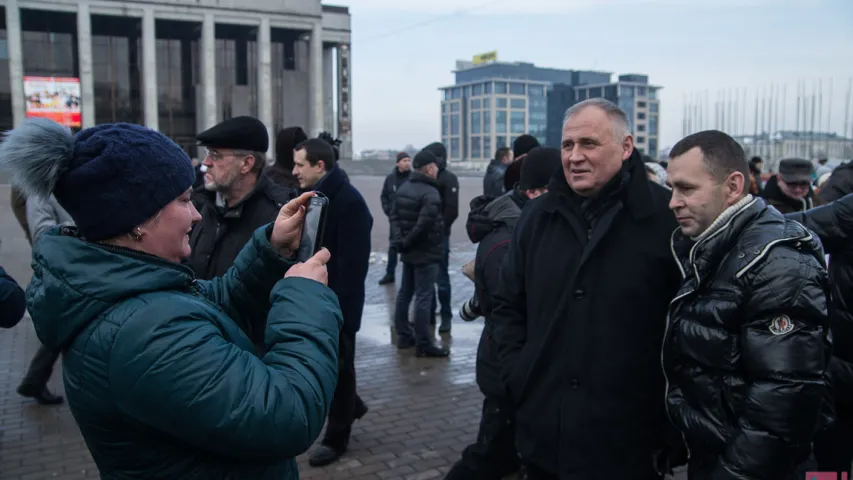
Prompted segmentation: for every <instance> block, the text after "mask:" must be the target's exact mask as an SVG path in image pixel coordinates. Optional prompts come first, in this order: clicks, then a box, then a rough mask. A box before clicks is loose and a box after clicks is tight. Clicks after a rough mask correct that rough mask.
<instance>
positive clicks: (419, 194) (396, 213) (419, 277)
mask: <svg viewBox="0 0 853 480" xmlns="http://www.w3.org/2000/svg"><path fill="white" fill-rule="evenodd" d="M412 166H413V167H414V169H415V171H414V172H412V176H411V177H410V178H409V181H408V182H406V183H404V184H403V185H402V186H401V187H400V189H399V190H397V195H396V196H395V197H394V208H393V209H392V210H391V225H392V227H393V228H394V232H393V234H392V235H393V238H394V240H393V242H394V248H395V249H396V250H397V251H398V252H400V254H401V261H402V262H403V281H402V282H401V283H400V290H399V291H398V292H397V303H396V305H395V311H394V325H395V329H396V330H397V348H399V349H401V350H404V349H408V348H411V347H417V348H416V350H415V354H416V355H417V356H419V357H446V356H448V355H449V354H450V352H448V351H447V350H445V349H442V348H439V347H437V346H435V344H434V343H433V338H432V332H430V328H429V319H430V317H431V315H430V314H431V313H432V310H431V309H430V304H431V302H432V299H433V295H434V292H435V290H434V287H435V279H436V277H437V276H438V271H439V269H440V264H441V256H442V255H443V248H442V244H441V239H442V238H443V237H444V233H445V230H444V221H443V219H442V215H441V196H440V194H439V188H440V187H439V185H438V182H436V180H435V178H436V177H437V176H438V159H437V158H436V157H435V155H433V154H432V153H430V152H429V151H427V150H422V151H421V152H419V153H418V154H417V155H415V159H414V161H413V162H412ZM413 298H414V300H415V312H414V313H415V319H414V320H415V321H414V323H415V328H414V331H413V330H412V327H411V325H410V324H409V304H410V303H411V302H412V299H413Z"/></svg>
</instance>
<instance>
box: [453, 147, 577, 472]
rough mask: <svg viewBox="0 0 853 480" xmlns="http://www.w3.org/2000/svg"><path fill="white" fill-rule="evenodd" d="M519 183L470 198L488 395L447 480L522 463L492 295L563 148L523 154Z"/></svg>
mask: <svg viewBox="0 0 853 480" xmlns="http://www.w3.org/2000/svg"><path fill="white" fill-rule="evenodd" d="M518 161H520V162H522V164H521V179H520V181H519V182H518V186H517V187H516V188H515V189H513V190H512V191H510V192H508V193H507V194H505V195H502V196H499V197H497V198H495V197H490V196H487V195H483V196H481V197H477V198H475V199H474V200H472V201H471V206H472V208H471V213H469V214H468V221H467V222H466V226H465V230H466V231H467V232H468V237H469V238H470V239H471V241H472V242H474V243H478V244H479V245H478V246H477V257H476V260H475V263H474V265H475V266H474V285H475V288H474V290H475V293H474V294H475V295H476V297H477V304H478V305H479V307H480V313H481V314H482V315H483V316H485V321H486V324H485V328H483V332H482V333H481V335H480V344H479V346H478V348H477V385H478V386H479V387H480V391H481V392H482V393H483V395H484V396H485V399H484V400H483V413H482V416H481V417H480V430H479V432H478V433H477V441H476V443H474V444H472V445H469V446H468V447H467V448H466V449H465V451H463V452H462V459H461V460H460V461H458V462H456V464H455V465H453V468H451V469H450V472H448V474H447V476H446V477H445V480H493V479H501V478H504V477H506V476H507V475H510V474H512V473H514V472H516V471H517V470H518V469H519V467H520V466H521V464H520V461H519V459H518V453H517V451H516V448H515V408H514V405H513V403H512V400H511V399H509V398H507V395H506V391H505V389H504V386H503V382H502V381H501V377H500V363H499V362H498V357H497V352H496V350H497V347H496V345H495V341H494V333H493V332H492V322H491V320H490V317H491V312H492V294H493V292H495V291H496V290H497V289H498V284H499V282H500V268H501V265H502V264H503V260H504V257H505V256H506V253H507V251H508V250H509V243H510V240H511V238H512V232H513V229H514V228H515V224H516V222H517V221H518V217H519V215H521V210H522V208H524V205H525V204H526V203H527V202H528V200H532V199H534V198H537V197H539V196H541V195H543V194H545V193H546V192H547V191H548V182H549V181H550V180H551V177H552V176H553V175H554V172H556V171H558V170H559V169H560V151H559V150H557V149H553V148H540V147H536V148H533V149H532V150H530V152H529V153H528V154H527V155H526V156H523V157H521V158H520V159H519V160H518Z"/></svg>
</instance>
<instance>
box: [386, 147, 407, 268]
mask: <svg viewBox="0 0 853 480" xmlns="http://www.w3.org/2000/svg"><path fill="white" fill-rule="evenodd" d="M411 169H412V159H411V158H409V154H408V153H406V152H400V153H398V154H397V165H396V166H395V167H394V171H393V172H391V173H389V174H388V176H387V177H385V183H384V184H383V185H382V194H381V195H380V196H379V200H380V201H381V202H382V211H383V212H385V216H387V217H388V221H389V222H390V221H391V210H392V209H393V208H394V195H395V194H396V193H397V189H399V188H400V186H401V185H403V183H405V182H406V181H407V180H409V175H411V173H412V172H411ZM393 231H394V229H393V228H390V224H389V228H388V266H387V268H386V269H385V276H384V277H382V279H380V280H379V285H387V284H389V283H394V277H395V273H396V271H397V255H398V254H399V253H398V252H397V251H396V250H394V244H393V242H391V240H392V238H391V233H392V232H393Z"/></svg>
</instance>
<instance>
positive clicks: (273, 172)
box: [266, 127, 308, 189]
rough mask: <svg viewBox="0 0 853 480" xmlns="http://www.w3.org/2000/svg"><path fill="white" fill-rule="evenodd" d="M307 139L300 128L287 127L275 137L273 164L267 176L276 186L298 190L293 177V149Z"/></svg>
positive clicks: (297, 184)
mask: <svg viewBox="0 0 853 480" xmlns="http://www.w3.org/2000/svg"><path fill="white" fill-rule="evenodd" d="M307 139H308V135H306V134H305V131H304V130H302V127H287V128H285V129H283V130H281V131H280V132H278V134H277V135H276V136H275V164H274V165H273V166H271V167H270V168H268V169H267V172H266V174H267V176H268V177H269V179H270V180H272V181H273V183H275V184H276V185H280V186H282V187H284V188H291V189H298V188H299V182H297V181H296V178H294V177H293V149H294V148H296V146H297V145H299V144H300V143H302V142H304V141H305V140H307Z"/></svg>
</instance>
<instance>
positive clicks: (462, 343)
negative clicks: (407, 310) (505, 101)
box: [0, 177, 683, 480]
mask: <svg viewBox="0 0 853 480" xmlns="http://www.w3.org/2000/svg"><path fill="white" fill-rule="evenodd" d="M381 182H382V178H379V177H354V178H353V183H354V184H355V185H356V186H357V187H358V188H359V190H361V191H362V192H363V193H364V192H367V193H364V195H365V198H366V200H368V204H369V205H370V208H371V211H372V212H373V215H374V219H375V225H374V229H373V246H374V250H375V251H376V254H375V256H374V259H373V262H374V263H373V264H372V265H371V268H370V272H369V274H368V279H367V299H366V302H365V303H366V305H365V309H364V320H363V327H362V330H361V332H360V333H359V336H358V346H357V351H356V371H357V374H358V387H359V393H360V395H361V396H362V398H363V399H364V400H365V402H366V403H367V405H368V406H369V408H370V411H369V412H368V414H367V415H366V416H365V417H364V418H363V419H362V420H361V421H359V422H357V423H356V424H355V426H354V428H353V437H352V441H351V442H350V450H349V452H348V453H347V454H346V455H345V456H344V458H343V459H342V460H341V461H340V462H339V463H337V464H335V465H331V466H328V467H326V468H321V469H315V468H311V467H309V466H308V464H307V459H306V458H305V456H304V455H303V456H302V457H300V458H299V464H300V474H301V478H303V479H306V480H337V479H348V480H368V479H369V480H377V479H406V480H414V479H418V480H428V479H440V478H443V476H444V473H446V472H447V470H448V469H449V468H450V466H451V465H452V464H453V462H455V461H456V460H457V459H458V458H459V453H460V452H461V451H462V449H463V448H465V446H466V445H468V443H470V442H471V441H472V440H473V439H474V438H475V436H476V432H477V427H478V422H479V419H480V403H481V402H482V396H481V394H480V392H479V390H478V389H477V386H476V384H475V379H474V362H475V357H476V346H477V341H478V339H479V335H480V330H481V329H482V321H477V322H473V323H465V322H463V321H461V320H460V319H459V318H458V316H457V317H456V318H454V324H453V331H452V332H451V334H450V335H441V336H439V335H437V334H436V336H437V338H440V339H441V342H442V343H443V344H444V345H446V346H449V347H450V348H451V350H452V354H451V356H450V358H448V359H421V358H416V357H415V356H414V353H413V352H412V351H402V352H400V351H397V349H396V347H395V346H394V345H393V338H394V336H393V335H392V331H391V324H392V322H391V314H392V313H393V308H392V307H390V306H392V305H393V301H394V296H395V289H394V288H393V287H391V286H388V287H380V286H378V285H377V281H378V280H379V278H380V277H381V276H382V275H383V274H384V270H385V266H384V253H383V249H384V248H386V247H387V237H388V229H387V222H386V220H385V218H384V216H383V215H382V211H381V208H379V193H378V192H379V188H380V187H381ZM460 182H461V184H462V185H461V191H462V198H461V199H460V204H461V205H460V206H461V208H460V210H462V211H461V212H460V216H461V219H460V221H459V222H457V224H456V225H455V226H454V232H453V236H452V243H453V244H454V245H455V246H454V250H455V251H454V253H453V255H452V258H451V282H452V284H453V303H454V306H455V308H457V309H458V307H459V305H460V304H461V303H462V302H464V301H465V300H466V299H467V298H469V297H470V295H471V294H472V291H473V284H472V283H471V282H470V281H468V280H467V279H466V278H464V277H463V276H462V275H461V273H460V272H459V266H461V265H462V264H463V263H465V262H466V261H468V260H470V259H471V258H473V251H474V249H473V246H472V245H471V244H470V242H468V241H467V238H466V237H465V232H464V218H465V217H466V216H467V206H468V203H469V202H470V199H471V197H473V196H474V195H476V194H477V193H478V192H480V191H481V180H480V179H477V178H460ZM8 201H9V190H8V186H6V185H0V239H2V246H0V265H3V266H4V267H6V268H7V270H8V271H9V272H10V273H11V274H12V275H13V276H15V278H16V279H18V280H19V281H20V282H22V283H23V284H26V282H28V281H29V277H30V275H31V272H30V270H29V262H30V251H29V246H28V245H27V242H26V240H25V239H24V237H23V234H22V233H21V231H20V229H19V227H18V225H17V224H16V223H15V219H14V217H13V215H12V212H11V210H10V208H9V205H8ZM398 281H399V279H398ZM37 348H38V339H37V338H36V335H35V332H34V330H33V327H32V323H31V322H30V320H29V319H24V320H23V321H22V322H21V323H20V324H19V325H18V326H17V327H15V328H13V329H11V330H6V331H0V480H40V479H68V480H73V479H85V478H93V479H94V478H99V476H98V471H97V469H96V468H95V466H94V463H93V462H92V459H91V456H90V455H89V453H88V451H87V449H86V446H85V444H84V442H83V439H82V438H81V436H80V433H79V430H78V429H77V426H76V424H75V422H74V419H73V417H72V416H71V413H70V411H69V409H68V407H67V406H65V405H62V406H58V407H41V406H37V405H36V404H35V403H33V402H31V401H28V400H26V399H23V398H22V397H20V396H18V395H17V394H16V393H15V389H16V388H17V385H18V382H19V381H20V379H21V377H22V376H23V374H24V372H25V371H26V368H27V365H28V362H29V360H30V359H31V358H32V356H33V354H34V353H35V351H36V349H37ZM59 368H60V367H59V365H58V366H57V372H56V373H55V374H54V375H53V378H52V379H51V382H50V388H51V389H52V390H53V391H55V392H57V393H62V392H63V388H62V379H61V372H60V371H59ZM677 478H678V479H679V480H683V479H682V477H680V476H679V477H677Z"/></svg>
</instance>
